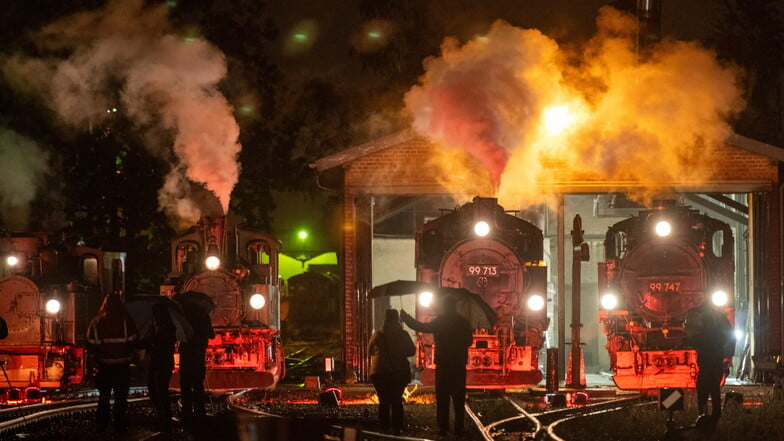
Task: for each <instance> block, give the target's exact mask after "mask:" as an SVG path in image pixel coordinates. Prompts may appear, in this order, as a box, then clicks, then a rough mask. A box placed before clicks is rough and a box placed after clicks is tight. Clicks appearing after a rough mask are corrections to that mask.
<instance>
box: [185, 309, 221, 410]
mask: <svg viewBox="0 0 784 441" xmlns="http://www.w3.org/2000/svg"><path fill="white" fill-rule="evenodd" d="M183 311H184V312H185V317H186V318H187V319H188V322H189V323H190V325H191V327H192V328H193V336H192V337H191V338H189V339H188V341H187V342H184V343H180V394H181V395H180V399H181V401H182V419H183V421H184V422H186V423H188V422H190V421H192V420H193V417H196V418H203V417H204V416H205V415H206V411H205V407H204V406H205V396H204V377H205V376H206V373H207V367H206V365H205V360H204V356H205V353H206V352H207V343H208V341H209V340H210V339H211V338H214V337H215V330H213V328H212V320H211V319H210V314H209V311H207V310H205V309H204V308H201V307H199V306H198V305H194V304H187V303H186V304H183Z"/></svg>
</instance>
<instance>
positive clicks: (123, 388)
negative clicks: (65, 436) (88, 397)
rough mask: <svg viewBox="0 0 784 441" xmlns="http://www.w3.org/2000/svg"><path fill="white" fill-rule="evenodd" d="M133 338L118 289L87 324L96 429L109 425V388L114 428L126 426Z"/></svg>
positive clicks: (134, 333) (134, 328)
mask: <svg viewBox="0 0 784 441" xmlns="http://www.w3.org/2000/svg"><path fill="white" fill-rule="evenodd" d="M137 340H138V336H137V334H136V326H135V324H134V322H133V320H132V319H131V317H130V316H129V315H128V313H127V312H126V311H125V304H124V302H123V299H122V297H121V296H120V294H118V293H113V294H109V295H107V296H106V298H105V299H104V301H103V304H102V305H101V308H100V310H99V311H98V315H97V316H96V317H95V318H93V319H92V321H90V324H89V325H88V327H87V350H88V354H89V355H90V356H91V357H93V358H94V359H95V361H96V363H97V372H96V376H95V384H96V386H97V387H98V409H97V411H96V415H95V423H96V430H97V431H98V432H105V431H106V430H107V429H108V427H109V420H110V411H111V409H110V405H109V400H110V398H111V396H112V391H114V409H113V413H114V430H115V431H116V432H118V433H123V432H125V431H126V430H127V423H126V421H125V414H126V410H127V408H128V391H129V389H130V386H131V358H132V355H133V350H134V349H135V345H136V342H137Z"/></svg>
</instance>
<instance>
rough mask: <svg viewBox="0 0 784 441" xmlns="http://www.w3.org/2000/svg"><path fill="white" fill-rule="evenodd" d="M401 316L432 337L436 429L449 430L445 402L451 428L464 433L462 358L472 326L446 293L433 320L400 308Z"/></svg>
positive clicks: (466, 359) (465, 357)
mask: <svg viewBox="0 0 784 441" xmlns="http://www.w3.org/2000/svg"><path fill="white" fill-rule="evenodd" d="M400 318H401V320H402V321H403V322H404V323H405V324H406V325H408V327H409V328H411V329H413V330H415V331H419V332H426V333H432V334H433V337H434V339H435V346H436V348H435V362H436V418H437V422H438V432H439V434H440V435H442V436H445V435H447V433H448V432H449V402H450V400H451V402H452V407H453V408H454V413H455V421H454V430H455V434H456V435H457V436H462V435H463V434H464V426H463V421H464V419H465V411H464V410H463V407H464V406H465V391H466V362H467V361H468V347H469V346H471V344H472V343H473V330H472V329H471V325H470V324H469V322H468V320H466V319H465V318H464V317H463V316H461V315H460V314H458V312H457V299H456V298H455V297H453V296H446V297H444V299H443V304H442V309H441V312H440V313H439V314H438V315H437V316H436V318H435V319H433V321H431V322H429V323H422V322H420V321H418V320H416V319H415V318H413V317H411V316H410V315H409V314H408V313H407V312H405V311H402V310H401V311H400Z"/></svg>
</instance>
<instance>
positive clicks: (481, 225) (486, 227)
mask: <svg viewBox="0 0 784 441" xmlns="http://www.w3.org/2000/svg"><path fill="white" fill-rule="evenodd" d="M474 233H475V234H476V235H477V236H479V237H485V236H487V235H488V234H490V224H488V223H487V222H485V221H479V222H477V223H475V224H474Z"/></svg>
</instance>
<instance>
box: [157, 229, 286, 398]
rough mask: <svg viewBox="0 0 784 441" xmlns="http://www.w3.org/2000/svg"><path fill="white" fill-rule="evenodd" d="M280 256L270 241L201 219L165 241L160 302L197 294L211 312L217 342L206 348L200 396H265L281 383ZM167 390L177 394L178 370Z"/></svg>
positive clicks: (266, 236) (264, 236)
mask: <svg viewBox="0 0 784 441" xmlns="http://www.w3.org/2000/svg"><path fill="white" fill-rule="evenodd" d="M279 251H280V243H279V242H278V241H277V240H276V239H275V238H274V237H272V236H270V235H269V234H266V233H263V232H261V231H256V230H253V229H250V228H246V227H240V226H235V227H233V228H229V227H228V226H227V225H226V217H225V216H216V217H208V216H205V217H203V218H202V219H201V220H200V221H199V223H198V224H197V225H196V226H195V227H193V228H192V229H191V230H190V231H188V232H187V233H186V234H184V235H182V236H180V237H177V238H175V239H174V240H173V241H172V272H171V273H170V274H169V277H168V280H167V284H166V285H164V286H162V287H161V294H162V295H165V296H175V295H177V294H179V293H186V292H189V291H194V292H200V293H204V294H207V295H208V296H209V297H210V298H212V303H213V304H214V309H213V310H212V312H211V313H210V317H211V319H212V325H213V327H214V328H215V334H216V336H215V338H213V339H211V340H210V342H209V346H208V347H207V354H206V359H207V375H206V387H207V388H209V389H237V388H246V387H257V388H269V387H274V386H275V385H276V384H277V382H278V380H280V379H281V378H282V377H283V376H284V375H285V363H284V356H283V347H282V345H281V341H280V293H279V278H278V253H279ZM175 360H177V361H178V360H179V357H178V356H177V355H175ZM171 384H172V386H173V387H175V388H178V387H179V375H178V367H176V368H175V373H174V375H173V377H172V382H171Z"/></svg>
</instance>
